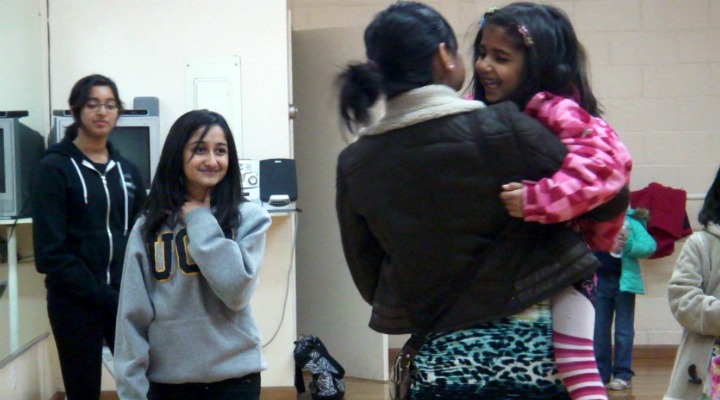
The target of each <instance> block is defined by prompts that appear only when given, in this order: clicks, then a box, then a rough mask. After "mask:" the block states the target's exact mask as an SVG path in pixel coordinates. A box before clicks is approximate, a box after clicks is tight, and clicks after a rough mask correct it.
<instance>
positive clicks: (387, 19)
mask: <svg viewBox="0 0 720 400" xmlns="http://www.w3.org/2000/svg"><path fill="white" fill-rule="evenodd" d="M364 38H365V51H366V56H367V59H368V61H367V62H365V63H355V64H350V65H348V66H347V67H346V68H345V70H344V71H343V72H342V73H341V74H340V75H339V76H338V78H337V81H336V84H337V86H338V87H339V88H340V96H339V97H340V116H341V117H342V119H343V121H344V123H345V125H346V126H347V127H348V129H349V130H350V131H355V130H356V129H355V128H356V127H357V126H358V125H367V124H369V123H370V122H371V121H370V113H369V109H370V107H372V106H373V105H374V104H375V103H376V102H377V101H378V99H379V98H380V96H381V95H383V94H384V95H385V96H386V97H387V98H388V99H392V98H393V97H395V96H398V95H400V94H402V93H404V92H407V91H408V90H411V89H416V88H419V87H422V86H426V85H429V84H432V82H433V56H434V55H435V53H436V52H437V51H438V47H439V46H440V43H445V44H446V46H447V47H448V50H450V51H451V52H453V53H455V52H457V48H458V44H457V39H456V37H455V33H454V32H453V30H452V28H451V27H450V24H448V22H447V21H446V20H445V18H443V17H442V15H440V13H438V12H437V11H435V10H434V9H433V8H431V7H429V6H427V5H424V4H421V3H417V2H413V1H398V2H397V3H394V4H392V5H391V6H390V7H388V8H387V9H385V10H384V11H381V12H379V13H378V14H377V15H375V18H374V19H373V21H372V22H371V23H370V25H368V27H367V28H365V35H364Z"/></svg>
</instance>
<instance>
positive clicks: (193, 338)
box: [115, 110, 271, 400]
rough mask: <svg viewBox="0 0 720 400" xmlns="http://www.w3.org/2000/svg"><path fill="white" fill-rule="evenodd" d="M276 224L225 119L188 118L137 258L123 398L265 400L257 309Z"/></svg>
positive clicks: (118, 367) (138, 227)
mask: <svg viewBox="0 0 720 400" xmlns="http://www.w3.org/2000/svg"><path fill="white" fill-rule="evenodd" d="M270 223H271V221H270V217H269V216H268V214H267V212H266V211H265V210H263V209H262V208H261V207H260V206H258V205H256V204H254V203H251V202H248V201H246V200H245V199H244V198H243V195H242V187H241V179H240V170H239V165H238V156H237V150H236V148H235V143H234V140H233V136H232V133H231V131H230V128H229V127H228V125H227V122H226V121H225V119H224V118H223V117H222V116H221V115H219V114H217V113H214V112H210V111H207V110H196V111H190V112H188V113H186V114H184V115H183V116H181V117H180V118H179V119H178V120H177V121H176V122H175V123H174V124H173V126H172V127H171V129H170V132H169V133H168V136H167V139H166V141H165V145H164V146H163V150H162V154H161V156H160V162H159V165H158V168H157V173H156V175H155V178H154V181H153V182H152V186H151V190H150V194H149V197H148V202H147V204H146V206H145V210H144V213H143V216H142V217H141V218H140V219H139V220H138V222H137V223H136V224H135V227H134V229H133V231H132V233H131V235H130V239H129V242H128V246H127V251H126V255H125V263H124V273H123V278H122V284H121V289H120V301H119V310H118V316H117V331H116V345H115V378H116V381H117V390H118V394H119V395H120V398H121V399H151V400H158V399H167V398H173V399H213V400H222V399H230V398H232V399H255V400H256V399H259V397H260V371H261V370H263V369H265V368H266V367H267V365H266V361H265V359H264V357H263V354H262V346H261V339H260V332H259V330H258V327H257V323H256V321H255V318H254V316H253V313H252V310H251V308H250V299H251V297H252V295H253V293H254V292H255V289H256V288H257V286H258V273H259V268H260V264H261V263H262V259H263V254H264V249H265V235H266V232H267V230H268V229H269V227H270Z"/></svg>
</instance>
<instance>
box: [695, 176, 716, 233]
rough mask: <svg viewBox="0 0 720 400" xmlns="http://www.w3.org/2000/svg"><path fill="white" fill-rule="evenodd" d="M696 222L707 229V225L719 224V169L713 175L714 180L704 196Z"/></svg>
mask: <svg viewBox="0 0 720 400" xmlns="http://www.w3.org/2000/svg"><path fill="white" fill-rule="evenodd" d="M698 222H700V223H701V224H703V226H704V227H706V228H707V226H708V224H710V223H714V224H720V169H719V170H718V172H717V173H716V174H715V180H714V181H713V183H712V185H710V189H708V192H707V194H706V195H705V201H704V202H703V205H702V208H701V209H700V213H699V214H698Z"/></svg>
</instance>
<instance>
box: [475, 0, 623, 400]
mask: <svg viewBox="0 0 720 400" xmlns="http://www.w3.org/2000/svg"><path fill="white" fill-rule="evenodd" d="M474 51H475V74H474V77H473V78H474V83H473V90H474V97H475V99H477V100H481V101H483V102H485V103H487V104H494V103H499V102H502V101H506V100H510V101H513V102H514V103H516V104H517V105H518V106H519V107H520V108H521V109H523V110H524V111H525V112H526V113H527V114H528V115H530V116H533V117H535V118H536V119H538V120H539V121H540V122H542V123H543V124H544V125H545V126H547V127H548V128H549V129H551V130H552V131H553V132H554V133H555V134H557V135H558V137H559V138H560V140H561V141H562V142H563V143H564V144H565V145H566V146H567V149H568V154H567V156H566V158H565V161H564V162H563V165H562V166H561V167H560V169H559V170H558V171H557V172H556V173H555V174H554V175H552V176H550V177H547V178H543V179H540V180H538V181H535V182H532V181H523V182H508V183H507V184H505V185H503V187H502V193H501V195H500V196H501V198H502V200H503V202H504V203H505V206H506V208H507V210H508V212H509V213H510V215H512V216H514V217H518V218H523V219H524V220H525V221H534V222H539V223H543V224H549V223H558V222H565V221H571V223H572V224H573V225H574V226H576V227H577V229H578V230H579V231H581V232H582V233H583V234H584V235H585V238H586V240H587V242H588V244H589V245H590V247H591V248H592V249H594V250H605V251H608V250H611V249H612V247H613V245H614V242H615V237H616V236H617V235H618V234H619V232H620V230H621V228H622V225H623V221H624V214H625V213H624V212H619V213H617V215H615V216H613V217H610V218H600V220H598V219H593V218H581V219H577V218H578V217H580V216H582V215H583V214H586V213H588V212H590V211H591V210H593V209H596V208H597V207H598V206H600V205H602V204H605V203H608V202H609V201H611V200H612V199H614V198H616V196H618V194H619V193H625V194H627V190H628V189H627V187H628V185H629V179H630V171H631V169H632V161H631V158H630V154H629V152H628V150H627V149H626V147H625V146H624V145H623V144H622V143H621V142H620V139H619V138H618V135H617V134H616V133H615V131H614V130H613V129H612V127H611V126H610V125H608V124H607V122H605V121H604V120H602V119H601V118H600V117H599V115H600V109H599V106H598V103H597V101H596V99H595V97H594V95H593V93H592V90H591V88H590V83H589V80H588V78H587V75H586V56H585V52H584V50H583V47H582V45H581V44H580V43H579V41H578V40H577V37H576V36H575V32H574V29H573V27H572V24H571V22H570V20H569V19H568V17H567V16H566V15H565V13H563V12H562V11H561V10H559V9H558V8H555V7H552V6H548V5H543V4H535V3H513V4H510V5H507V6H505V7H502V8H499V9H498V8H491V9H490V10H489V11H488V12H486V13H485V14H484V15H483V17H482V20H481V21H480V28H479V32H478V34H477V37H476V39H475V44H474ZM588 275H589V276H591V274H590V271H589V273H588ZM592 287H593V285H592V281H591V280H588V281H587V282H579V283H577V284H576V285H573V287H569V288H567V289H565V290H562V291H560V292H558V293H557V294H556V295H554V296H553V298H552V314H553V344H554V346H555V356H556V360H557V366H558V370H559V373H560V376H561V378H562V379H563V381H564V383H565V385H566V386H567V388H568V391H569V393H570V395H571V397H572V399H586V400H590V399H607V395H606V393H605V390H604V385H603V382H602V380H601V378H600V376H599V374H598V371H597V365H596V362H595V356H594V352H593V329H594V309H593V305H592V302H591V299H590V296H591V288H592ZM588 288H590V290H588ZM605 383H606V382H605Z"/></svg>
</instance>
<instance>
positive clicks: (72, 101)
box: [65, 74, 123, 140]
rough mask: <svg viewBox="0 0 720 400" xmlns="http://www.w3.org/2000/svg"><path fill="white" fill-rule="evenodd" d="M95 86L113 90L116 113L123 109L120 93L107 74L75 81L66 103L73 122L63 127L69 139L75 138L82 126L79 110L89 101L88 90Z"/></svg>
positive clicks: (94, 75)
mask: <svg viewBox="0 0 720 400" xmlns="http://www.w3.org/2000/svg"><path fill="white" fill-rule="evenodd" d="M95 86H107V87H109V88H110V90H111V91H112V92H113V96H115V100H116V101H117V104H118V107H119V108H118V114H120V113H121V112H122V110H123V103H122V101H120V94H119V93H118V88H117V85H116V84H115V82H113V80H112V79H110V78H108V77H107V76H104V75H100V74H93V75H88V76H86V77H84V78H82V79H80V80H79V81H77V82H75V85H73V87H72V89H71V90H70V97H69V98H68V105H69V106H70V110H71V111H72V116H73V123H72V124H70V125H69V126H68V127H67V128H65V137H66V138H68V139H70V140H75V138H76V137H77V135H78V131H79V130H80V127H81V126H82V120H81V119H80V112H81V111H82V109H83V107H85V104H87V103H88V101H90V92H91V91H92V88H93V87H95Z"/></svg>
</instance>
